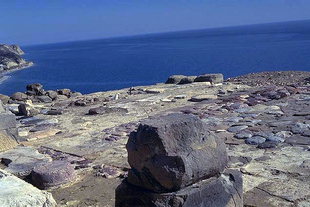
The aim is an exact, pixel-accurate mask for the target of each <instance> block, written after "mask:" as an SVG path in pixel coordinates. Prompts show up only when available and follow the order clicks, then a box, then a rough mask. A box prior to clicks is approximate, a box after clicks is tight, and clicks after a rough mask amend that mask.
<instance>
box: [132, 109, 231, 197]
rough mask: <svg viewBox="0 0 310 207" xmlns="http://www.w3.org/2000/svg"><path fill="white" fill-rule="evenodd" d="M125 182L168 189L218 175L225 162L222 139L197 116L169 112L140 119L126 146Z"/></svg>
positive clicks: (225, 156)
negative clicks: (128, 168)
mask: <svg viewBox="0 0 310 207" xmlns="http://www.w3.org/2000/svg"><path fill="white" fill-rule="evenodd" d="M126 148H127V151H128V162H129V164H130V166H131V168H132V169H131V170H130V171H129V174H128V182H129V183H131V184H133V185H136V186H140V187H142V188H145V189H148V190H151V191H154V192H172V191H177V190H179V189H180V188H182V187H185V186H188V185H191V184H193V183H195V182H198V181H200V180H201V179H205V178H209V177H212V176H215V175H218V174H220V173H221V172H222V171H223V170H224V168H225V166H226V165H227V160H228V158H227V154H226V148H225V144H224V142H223V140H221V139H220V138H218V137H216V136H215V135H214V134H213V133H211V132H210V131H208V127H207V125H206V124H205V123H204V122H202V121H201V120H200V119H199V118H197V117H195V116H192V115H185V114H170V115H167V116H161V117H154V118H152V119H149V120H145V121H143V122H142V123H141V124H140V125H139V128H138V130H137V132H132V133H131V134H130V138H129V140H128V143H127V145H126Z"/></svg>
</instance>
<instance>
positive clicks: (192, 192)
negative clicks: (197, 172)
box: [115, 170, 243, 207]
mask: <svg viewBox="0 0 310 207" xmlns="http://www.w3.org/2000/svg"><path fill="white" fill-rule="evenodd" d="M242 185H243V183H242V174H241V173H240V172H239V171H235V170H227V171H225V172H224V173H223V174H221V175H220V176H219V177H212V178H209V179H205V180H202V181H200V182H198V183H195V184H192V185H190V186H187V187H185V188H183V189H181V190H179V191H176V192H171V193H154V192H151V191H147V190H144V189H142V188H138V187H135V186H133V185H131V184H129V183H128V182H127V181H126V180H125V181H123V183H122V184H121V185H119V186H118V188H117V189H116V192H115V195H116V200H115V206H116V207H202V206H203V207H243V193H242V192H243V191H242Z"/></svg>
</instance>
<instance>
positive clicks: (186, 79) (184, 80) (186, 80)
mask: <svg viewBox="0 0 310 207" xmlns="http://www.w3.org/2000/svg"><path fill="white" fill-rule="evenodd" d="M196 77H197V76H186V77H184V78H182V79H181V80H180V82H179V83H178V84H189V83H193V82H194V80H195V79H196Z"/></svg>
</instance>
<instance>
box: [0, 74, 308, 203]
mask: <svg viewBox="0 0 310 207" xmlns="http://www.w3.org/2000/svg"><path fill="white" fill-rule="evenodd" d="M278 73H279V72H276V71H274V72H273V73H272V74H269V75H278ZM295 73H296V72H290V74H287V75H288V76H286V78H284V77H283V79H282V78H280V79H275V81H276V82H272V83H276V86H249V85H246V84H238V83H235V82H227V81H224V82H223V83H218V84H211V83H209V82H193V83H188V84H176V83H174V84H172V83H171V84H164V83H159V84H153V85H149V86H135V87H133V88H125V89H120V90H109V91H102V92H96V93H91V94H84V95H82V94H79V93H76V92H70V90H69V89H60V90H55V91H49V92H48V93H47V94H45V95H40V91H44V90H43V89H44V87H43V86H42V85H38V84H33V85H32V86H31V87H28V89H30V90H31V91H30V93H28V94H29V96H18V95H22V94H21V93H19V94H16V95H15V96H13V97H12V98H10V99H11V100H10V102H8V103H7V104H6V108H8V109H10V110H11V112H12V113H13V112H14V113H15V114H17V116H16V118H17V119H18V123H19V125H18V126H17V128H18V135H20V136H19V137H18V139H19V141H20V142H21V143H22V144H25V145H27V146H26V147H23V149H26V150H27V152H28V151H30V152H35V154H38V153H37V151H39V152H40V154H44V156H49V157H51V159H52V158H55V159H56V158H58V157H59V156H60V155H61V157H69V158H70V160H71V161H72V159H78V160H77V161H75V163H77V169H76V170H75V173H77V175H78V176H83V179H82V180H74V178H72V179H71V180H69V181H68V185H67V186H68V187H67V188H61V187H60V188H54V189H51V191H50V192H51V193H52V195H53V197H54V198H55V200H56V201H57V203H58V204H60V205H61V204H63V203H66V202H70V201H71V200H72V199H74V200H77V201H76V202H77V203H79V204H83V203H85V202H87V201H88V199H89V197H92V198H94V200H95V202H96V204H98V205H99V206H101V205H103V204H106V205H107V206H113V205H114V201H115V189H117V186H118V185H119V184H120V182H121V181H122V180H123V177H124V176H125V175H126V173H127V169H128V168H129V165H128V163H127V159H126V158H127V152H126V150H125V145H126V143H127V141H128V137H129V135H130V133H131V132H133V131H135V130H136V129H137V128H138V125H139V123H140V122H141V121H143V120H145V119H148V118H149V117H157V116H164V115H167V114H171V113H182V114H189V115H190V116H196V117H199V118H200V119H202V120H203V121H204V122H205V123H206V124H208V130H209V131H210V132H212V133H215V134H216V136H217V137H218V138H219V139H223V140H224V142H225V144H226V146H227V148H226V149H227V151H228V154H229V167H230V168H235V169H238V170H239V171H241V172H242V173H243V174H244V177H243V180H244V188H243V189H244V192H243V193H244V203H245V204H246V205H249V206H254V205H253V203H254V204H255V202H256V201H257V200H258V201H259V202H260V203H259V205H257V206H277V201H275V200H273V199H277V197H274V196H269V197H270V200H268V201H265V200H263V199H260V196H261V194H260V191H258V190H259V189H258V188H262V189H264V190H265V189H266V191H267V190H268V191H271V190H272V192H273V190H274V189H269V188H268V186H280V187H279V188H277V189H276V190H277V191H278V192H280V193H281V194H283V195H286V194H285V193H287V191H286V189H287V187H288V186H293V187H292V189H293V191H294V192H296V194H298V195H299V196H300V197H302V196H304V192H307V195H305V196H308V195H309V193H308V191H306V189H308V188H309V184H308V183H309V182H308V180H306V182H305V181H303V180H302V179H304V178H303V174H304V175H309V171H306V170H307V169H308V168H306V169H305V167H306V166H308V165H307V162H305V160H307V159H308V154H309V153H308V152H309V151H308V148H306V146H308V145H309V139H308V138H309V137H308V136H309V134H308V132H309V131H308V130H309V129H310V127H308V124H305V123H309V120H308V117H309V113H308V111H309V110H308V109H309V105H308V102H309V92H310V87H309V86H306V85H303V86H297V87H293V86H281V85H282V83H283V82H282V81H283V80H286V81H287V83H290V82H289V81H290V79H291V77H295V75H294V74H295ZM264 74H265V73H264ZM308 74H309V75H308ZM262 75H263V74H261V73H260V74H256V75H255V76H253V75H251V77H252V78H253V79H252V80H251V81H255V80H259V81H260V80H261V79H262ZM304 76H305V77H304V78H306V77H309V76H310V72H307V73H304ZM269 77H271V76H264V77H263V78H264V82H265V83H266V84H268V83H270V79H269ZM176 78H177V77H176ZM239 78H240V77H239ZM245 81H246V79H245ZM297 81H298V80H297ZM31 92H32V93H31ZM35 93H38V95H31V94H35ZM48 97H50V98H51V99H52V97H54V98H53V99H52V100H51V99H49V98H48ZM16 98H17V99H19V100H16ZM28 99H29V100H28ZM30 100H31V101H30ZM19 105H21V106H24V109H25V110H21V107H20V108H18V106H19ZM22 113H23V114H22ZM21 117H23V118H22V119H20V118H21ZM301 127H306V128H301ZM19 150H20V148H13V149H10V151H9V153H8V154H5V153H3V154H2V157H3V158H7V159H10V157H9V156H10V154H13V155H19V153H20V151H19ZM59 154H60V155H59ZM286 154H289V155H290V157H291V159H289V160H287V158H286ZM29 157H30V156H29ZM71 158H72V159H71ZM25 159H29V160H31V159H33V158H32V157H30V158H28V157H27V158H25ZM283 160H285V162H283ZM44 162H45V161H44ZM85 163H86V164H85ZM102 163H104V164H105V165H104V166H101V164H102ZM296 163H298V165H296ZM26 164H28V162H26ZM26 164H25V165H26ZM31 164H32V165H33V167H35V166H36V165H37V163H31ZM45 164H49V162H45ZM10 165H12V166H14V165H20V162H18V161H15V160H14V161H13V162H12V163H10ZM257 166H259V167H257ZM274 166H276V169H277V170H279V171H281V179H279V176H278V175H277V174H275V175H273V174H272V173H273V172H274ZM300 166H301V167H300ZM303 166H305V167H303ZM20 169H21V171H23V168H20ZM50 169H51V170H54V168H52V167H51V168H50ZM288 169H289V170H288ZM107 170H109V171H108V172H109V173H110V174H107V173H105V172H106V171H107ZM23 172H24V171H23ZM291 172H301V173H303V174H300V175H299V174H298V175H297V174H293V175H292V173H291ZM16 173H18V172H16ZM254 173H256V174H259V175H262V176H252V175H249V174H254ZM282 176H283V177H282ZM253 183H254V184H255V186H258V187H257V188H256V187H253V186H252V184H253ZM266 183H267V184H268V185H267V184H266ZM283 183H287V185H286V184H283ZM71 184H72V185H71ZM94 184H96V185H94ZM282 186H283V187H282ZM81 189H83V191H81ZM102 191H104V192H105V194H104V196H102ZM253 199H254V200H253ZM255 199H257V200H255ZM298 201H299V200H297V201H296V200H294V202H298ZM281 202H282V200H281ZM283 202H285V206H289V205H290V204H291V202H286V201H283ZM286 204H287V205H286ZM68 206H73V205H68ZM81 206H83V205H81Z"/></svg>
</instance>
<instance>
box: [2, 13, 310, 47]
mask: <svg viewBox="0 0 310 207" xmlns="http://www.w3.org/2000/svg"><path fill="white" fill-rule="evenodd" d="M303 21H310V19H300V20H289V21H276V22H262V23H254V24H236V25H230V26H219V27H205V28H192V29H184V30H173V31H161V32H149V33H137V34H132V35H119V36H109V37H102V38H93V39H92V38H91V39H76V40H69V41H60V42H46V43H34V44H27V45H20V46H21V47H30V46H40V45H52V44H63V43H75V42H86V41H98V40H109V39H118V38H130V37H142V36H153V35H160V34H172V33H179V32H190V31H192V32H195V31H201V30H213V29H225V28H234V27H247V26H255V25H269V24H280V23H294V22H303ZM4 44H5V43H4Z"/></svg>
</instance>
